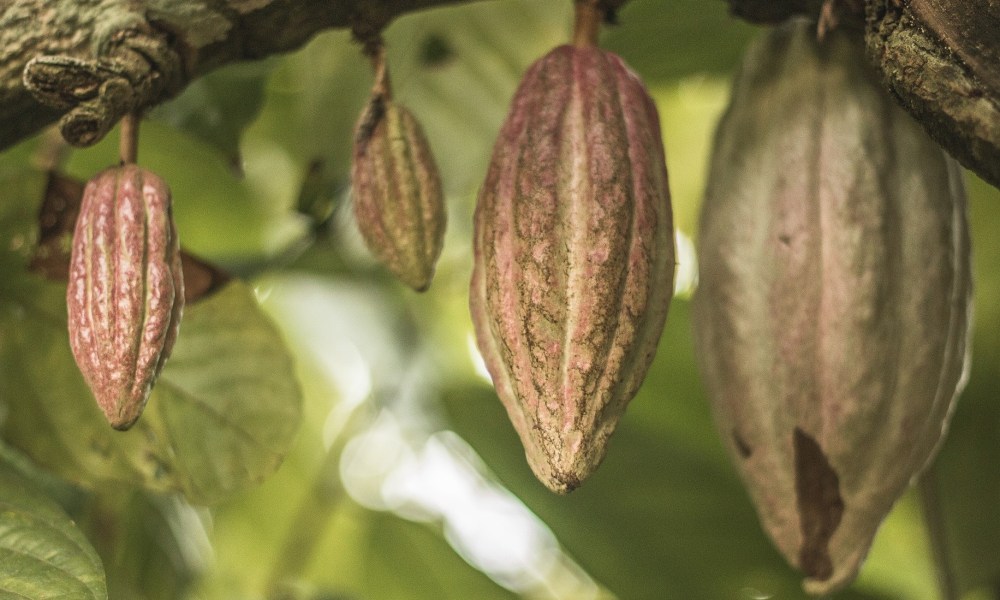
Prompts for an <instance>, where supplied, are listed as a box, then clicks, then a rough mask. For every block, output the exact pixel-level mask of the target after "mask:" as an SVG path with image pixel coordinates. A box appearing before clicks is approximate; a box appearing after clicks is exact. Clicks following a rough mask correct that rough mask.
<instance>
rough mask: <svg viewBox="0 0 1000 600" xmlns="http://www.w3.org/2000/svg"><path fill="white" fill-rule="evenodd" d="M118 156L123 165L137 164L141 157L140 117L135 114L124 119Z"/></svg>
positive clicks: (129, 114)
mask: <svg viewBox="0 0 1000 600" xmlns="http://www.w3.org/2000/svg"><path fill="white" fill-rule="evenodd" d="M118 155H119V156H120V157H121V161H122V164H123V165H131V164H135V161H136V160H137V159H138V157H139V115H138V114H136V113H134V112H132V113H128V114H127V115H125V116H124V117H122V120H121V130H120V132H119V137H118Z"/></svg>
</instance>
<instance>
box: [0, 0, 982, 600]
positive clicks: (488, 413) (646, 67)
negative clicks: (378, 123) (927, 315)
mask: <svg viewBox="0 0 1000 600" xmlns="http://www.w3.org/2000/svg"><path fill="white" fill-rule="evenodd" d="M570 9H571V3H570V2H568V1H564V2H539V1H537V0H496V1H490V2H473V3H469V4H465V5H462V6H456V7H445V8H439V9H433V10H428V11H423V12H420V13H417V14H412V15H408V16H405V17H403V18H400V19H399V20H398V21H396V22H394V23H393V24H392V25H391V26H390V27H389V29H388V30H387V31H386V40H387V44H388V61H389V67H390V70H391V73H392V77H393V86H394V91H395V94H396V97H397V99H398V100H399V101H400V102H402V103H404V104H406V105H407V106H408V107H409V108H410V109H411V110H412V111H413V113H414V114H415V115H416V116H417V118H418V119H419V120H420V121H421V122H422V124H423V126H424V128H425V130H426V132H427V135H428V137H429V139H430V143H431V146H432V148H433V150H434V152H435V154H436V157H437V160H438V163H439V166H440V169H441V172H442V177H443V180H444V184H445V187H446V192H447V201H448V212H449V215H448V216H449V223H448V234H447V238H446V242H445V248H444V254H443V256H442V258H441V261H440V262H439V266H438V269H437V275H436V277H435V280H434V283H433V284H432V286H431V288H430V290H429V291H428V292H426V293H424V294H416V293H413V292H411V291H410V290H409V289H408V288H405V286H403V285H402V284H400V283H398V282H396V281H395V280H393V279H392V278H391V277H390V276H389V275H388V274H387V273H385V272H384V271H382V270H381V269H380V268H379V266H378V265H377V264H376V263H375V262H374V260H373V259H372V257H371V256H370V255H369V254H368V253H367V251H366V250H365V248H364V246H363V243H362V241H361V239H360V236H359V235H358V234H357V233H356V231H355V228H354V223H353V222H352V218H353V216H352V213H351V211H350V183H349V169H350V153H351V140H352V132H353V127H354V123H355V121H356V119H357V117H358V115H359V114H360V112H361V109H362V107H363V105H364V103H365V101H366V99H367V96H368V92H369V87H370V85H371V82H372V77H371V72H370V66H369V64H368V63H367V61H366V60H364V59H363V58H362V56H361V53H360V51H359V48H358V47H357V46H356V45H354V44H353V43H352V42H351V39H350V36H349V34H348V33H346V32H330V33H326V34H323V35H320V36H318V37H316V38H315V39H314V40H313V41H312V42H311V43H310V44H309V45H308V46H307V47H305V48H304V49H302V50H300V51H298V52H295V53H293V54H290V55H287V56H282V57H277V58H272V59H269V60H265V61H262V62H259V63H253V64H246V65H235V66H231V67H228V68H225V69H221V70H219V71H217V72H215V73H212V74H211V75H209V76H208V77H205V78H203V79H201V80H199V81H196V82H195V83H193V84H192V85H191V86H190V87H189V88H188V89H187V90H186V91H185V92H184V94H183V95H182V96H181V97H179V98H177V99H175V100H173V101H172V102H170V103H169V104H166V105H164V106H162V107H160V108H158V109H157V110H155V111H154V113H153V114H152V115H150V118H149V119H147V121H146V122H145V123H144V125H143V129H142V136H141V146H140V152H139V157H140V163H141V164H143V165H144V166H146V167H148V168H150V169H152V170H154V171H155V172H157V173H158V174H160V175H161V176H162V177H163V178H164V179H166V180H167V181H168V182H169V183H170V186H171V188H172V189H173V193H174V198H175V217H176V220H177V226H178V230H179V232H180V236H181V240H182V244H183V245H184V246H185V248H186V249H187V250H188V251H190V252H192V253H194V254H196V255H198V256H201V257H203V258H205V259H206V260H208V261H211V262H213V263H215V264H217V265H220V266H221V267H222V268H224V269H226V270H228V271H230V272H232V273H234V274H235V275H238V276H240V277H243V278H245V279H246V280H247V281H248V282H249V283H250V285H251V286H252V289H253V292H254V294H255V296H256V298H257V299H258V300H259V302H260V303H261V305H262V307H263V308H264V310H265V312H266V313H267V315H268V316H269V317H270V318H271V320H273V322H274V323H275V324H276V325H277V329H278V331H279V333H280V336H281V338H283V339H284V341H285V342H286V343H287V346H288V350H289V352H290V353H291V355H292V357H293V359H294V368H295V373H296V374H297V376H298V378H299V381H300V384H301V390H302V393H303V405H302V420H301V425H300V427H299V429H298V433H297V435H296V437H295V438H294V443H293V445H292V446H291V449H290V450H289V451H288V452H287V455H286V456H285V457H284V462H283V464H282V465H281V467H280V468H279V469H278V470H277V471H276V472H275V473H274V474H273V475H271V476H270V477H268V478H267V479H266V480H265V481H264V482H263V483H262V484H261V485H259V486H257V487H253V488H251V489H246V490H242V491H238V492H235V493H233V494H231V495H229V496H228V497H227V498H226V499H225V501H223V502H220V503H216V504H213V505H212V506H211V507H210V508H205V507H201V506H199V504H197V503H191V504H189V503H188V502H187V501H186V500H184V499H182V498H181V497H178V496H169V495H167V496H164V495H152V494H151V495H148V496H143V497H142V499H141V500H134V501H133V502H132V504H130V505H129V507H126V508H122V509H121V510H127V511H133V512H131V513H128V514H133V515H135V517H134V519H133V521H132V525H133V526H134V530H135V531H136V533H135V534H134V535H135V539H134V540H132V541H130V542H129V543H131V544H133V546H129V543H123V544H119V545H118V550H116V552H115V553H114V554H113V555H108V554H107V553H104V555H105V556H104V558H105V566H106V569H107V572H108V577H109V580H118V581H117V582H115V581H112V582H111V584H110V585H112V587H113V588H115V586H117V588H116V589H119V590H123V589H127V590H132V591H131V592H130V593H131V594H132V595H127V596H123V597H130V598H142V597H148V598H173V597H186V598H203V599H205V600H214V599H246V598H265V597H268V598H310V599H316V600H319V599H328V600H333V599H338V600H348V599H358V600H361V599H374V600H390V599H397V598H398V599H405V600H420V599H428V600H431V599H433V600H440V599H451V598H454V599H472V598H475V599H490V598H528V599H532V600H536V599H537V600H542V599H567V600H597V599H608V598H622V599H664V598H667V599H673V598H677V599H703V598H704V599H738V600H764V599H768V598H775V599H779V598H781V599H786V598H801V597H804V594H803V592H802V591H801V587H800V577H799V575H798V574H796V573H795V572H794V571H792V570H791V569H790V568H789V567H787V566H786V565H785V563H784V561H783V560H782V559H781V558H780V556H779V555H778V554H777V552H776V551H775V550H774V549H773V548H772V546H771V544H770V542H769V540H768V539H767V538H766V536H765V535H764V533H763V532H762V531H761V529H760V527H759V525H758V523H757V520H756V516H755V514H754V511H753V508H752V506H751V504H750V501H749V499H748V496H747V494H746V493H745V492H744V490H743V488H742V487H741V485H740V482H739V480H738V478H737V476H736V473H735V471H734V469H733V467H732V466H731V465H730V463H729V460H728V457H727V456H726V455H725V452H724V449H723V447H722V445H721V444H720V442H719V440H718V438H717V435H716V432H715V429H714V426H713V424H712V422H711V419H710V414H709V408H708V404H707V402H706V399H705V397H704V392H703V387H702V384H701V383H700V381H699V378H698V374H697V372H696V369H695V366H694V359H693V355H692V343H691V333H690V320H689V305H688V299H689V298H690V295H691V293H692V291H693V290H694V288H695V286H696V285H697V280H696V279H697V278H696V271H697V269H696V261H697V256H696V255H695V251H694V243H695V239H694V238H695V232H696V229H697V227H696V223H697V217H698V212H699V205H700V202H701V195H702V191H703V189H704V186H705V173H706V166H707V164H708V153H709V150H710V145H711V139H712V135H713V132H714V127H715V123H716V120H717V119H718V117H719V115H720V114H721V112H722V110H723V109H724V108H725V105H726V102H727V95H728V89H729V85H730V77H731V75H732V72H733V70H734V68H735V66H736V64H737V63H738V60H739V58H740V55H741V52H742V50H743V48H744V47H745V45H746V44H747V43H748V42H749V40H751V39H752V38H753V37H754V35H755V34H756V33H757V30H756V29H755V28H753V27H750V26H748V25H745V24H743V23H741V22H738V21H736V20H734V19H732V18H730V17H729V16H728V15H727V14H726V5H725V3H723V2H704V1H703V0H671V1H670V2H662V1H661V0H632V1H631V2H629V3H628V4H627V5H626V6H625V8H624V9H623V10H622V11H621V12H620V15H619V17H620V26H618V27H613V28H606V31H605V32H604V35H603V36H602V43H603V44H604V45H605V46H606V47H607V48H608V49H611V50H614V51H616V52H618V53H619V54H620V55H621V56H622V57H623V58H624V59H625V60H626V62H627V63H629V64H630V65H631V66H632V67H633V68H634V69H635V70H636V71H637V72H638V73H639V74H640V75H641V76H642V78H643V79H644V80H645V82H646V84H647V86H648V87H649V90H650V92H651V94H652V95H653V96H654V98H655V100H656V102H657V105H658V107H659V110H660V114H661V120H662V129H663V136H664V143H665V145H666V151H667V165H668V171H669V176H670V187H671V192H672V196H673V207H674V213H675V223H676V226H677V241H678V248H679V251H680V252H679V257H680V265H679V271H678V277H677V285H676V298H675V300H674V303H673V305H672V307H671V311H670V315H669V317H668V322H667V327H666V330H665V332H664V335H663V338H662V339H661V341H660V346H659V351H658V354H657V357H656V360H655V363H654V364H653V367H652V369H651V370H650V373H649V375H648V377H647V379H646V381H645V384H644V385H643V387H642V390H641V391H640V393H639V395H638V397H637V398H636V399H635V400H634V401H633V403H632V404H631V405H630V407H629V409H628V411H627V412H626V414H625V416H624V418H623V420H622V422H621V425H620V426H619V429H618V432H617V433H616V434H615V436H614V438H613V439H612V441H611V446H610V450H609V453H608V455H607V459H606V460H605V462H604V464H603V466H602V467H601V468H600V469H599V470H598V471H597V473H596V474H595V475H594V476H592V478H591V479H590V480H588V481H587V482H586V483H585V484H584V485H583V486H582V487H581V488H580V489H579V490H577V491H575V492H573V493H572V494H571V495H569V496H565V497H559V496H555V495H553V494H551V493H549V492H548V491H547V490H545V488H543V486H542V485H541V484H540V483H538V482H537V481H536V480H535V479H534V477H533V476H532V474H531V473H530V471H529V469H528V467H527V464H526V463H525V460H524V455H523V451H522V449H521V446H520V444H519V442H518V439H517V437H516V434H515V433H514V430H513V428H512V427H511V425H510V424H509V422H508V420H507V418H506V415H505V413H504V412H503V409H502V408H501V406H500V404H499V401H498V400H497V398H496V396H495V393H494V392H493V390H492V387H491V386H490V383H489V379H488V376H487V375H486V373H485V370H484V368H483V366H482V364H481V361H480V359H479V356H478V353H477V351H476V350H475V344H474V341H473V337H472V327H471V322H470V319H469V313H468V307H467V298H468V282H469V277H470V273H471V264H472V259H471V242H470V233H471V221H472V220H471V217H472V211H473V207H474V203H475V198H476V194H477V191H478V187H479V185H480V184H481V181H482V178H483V176H484V174H485V171H486V165H487V163H488V161H489V157H490V153H491V151H492V144H493V140H494V138H495V136H496V133H497V131H498V129H499V126H500V123H501V122H502V120H503V118H504V116H505V114H506V111H507V103H508V101H509V99H510V97H511V95H512V94H513V91H514V89H515V86H516V85H517V82H518V80H519V78H520V75H521V73H522V72H523V71H524V70H525V68H526V67H527V66H528V65H529V64H530V63H531V62H533V61H534V60H535V59H537V58H539V57H540V56H542V55H543V54H544V53H545V52H547V51H548V50H549V49H551V48H552V47H553V46H555V45H557V44H560V43H563V42H565V41H566V40H567V39H568V36H569V33H570V27H571V23H572V15H571V10H570ZM37 143H38V142H37V141H35V142H29V143H28V144H25V145H24V146H23V147H22V148H19V149H15V150H13V151H12V152H11V153H9V154H8V157H7V158H5V160H7V161H8V162H7V164H8V165H9V164H13V162H14V160H15V158H12V157H17V156H21V155H27V154H28V153H29V152H33V151H35V145H36V144H37ZM18 153H21V154H18ZM115 153H116V141H115V136H113V135H112V136H108V139H107V140H105V141H104V142H102V143H101V144H99V145H98V146H96V147H94V148H90V149H87V150H84V151H75V152H73V153H72V154H71V155H70V156H69V157H68V160H67V161H66V163H65V169H66V170H67V171H68V172H69V173H70V174H72V175H74V176H77V177H79V178H81V179H86V178H89V177H90V176H91V175H92V174H93V173H95V172H96V171H97V170H99V169H101V168H103V167H105V166H106V165H108V164H111V163H113V162H114V161H115V160H116V154H115ZM0 171H2V169H0ZM968 184H969V191H970V196H971V209H970V210H971V215H970V218H971V222H972V228H973V236H974V237H973V243H974V254H975V256H974V258H975V270H976V273H975V274H976V291H975V294H976V330H975V340H974V352H973V357H974V358H973V365H972V374H971V378H970V380H969V385H968V387H967V389H966V391H965V393H964V394H963V396H962V398H961V400H960V403H959V405H958V409H957V412H956V413H955V416H954V419H953V422H952V426H951V432H950V435H949V437H948V439H947V441H946V443H945V444H944V446H943V447H942V450H941V453H940V455H939V457H938V460H937V462H936V467H935V469H936V474H937V477H938V481H939V483H940V489H941V502H942V507H943V512H944V522H945V525H946V533H947V541H948V544H949V551H950V553H951V556H952V558H953V561H954V565H955V569H956V572H957V575H958V578H959V582H960V586H961V589H962V590H963V595H962V598H963V599H964V600H990V599H998V598H1000V559H998V558H997V557H998V556H1000V470H998V468H997V465H998V464H1000V403H998V401H997V400H998V398H997V394H998V392H997V390H998V389H1000V328H998V327H997V324H998V323H1000V270H998V268H997V265H1000V192H998V191H997V190H996V189H994V188H992V187H990V186H987V185H986V184H984V183H982V182H981V181H979V180H978V179H976V178H975V177H974V176H971V175H969V177H968ZM129 548H133V549H138V550H137V551H135V552H130V551H129V550H128V549H129ZM99 550H100V547H99ZM836 597H837V598H844V599H862V598H864V599H873V600H874V599H880V600H881V599H885V600H888V599H902V600H936V599H937V598H939V595H938V592H937V588H936V583H935V578H934V568H933V564H932V561H931V554H930V549H929V545H928V541H927V534H926V530H925V526H924V523H923V521H922V519H921V512H920V507H919V505H918V503H917V501H916V498H915V496H914V495H913V494H912V493H910V494H908V495H907V496H905V497H904V498H903V499H902V500H901V501H900V502H899V504H898V505H897V507H896V508H895V510H894V511H893V513H892V514H891V515H890V517H889V518H888V520H887V521H886V523H885V524H884V526H883V527H882V529H881V531H880V533H879V536H878V538H877V539H876V541H875V545H874V547H873V549H872V552H871V555H870V558H869V560H868V561H867V563H866V565H865V567H864V569H863V571H862V572H861V575H860V577H859V579H858V581H857V582H856V583H855V584H854V585H853V586H852V587H851V588H850V589H849V590H848V591H846V592H843V593H841V594H838V595H837V596H836Z"/></svg>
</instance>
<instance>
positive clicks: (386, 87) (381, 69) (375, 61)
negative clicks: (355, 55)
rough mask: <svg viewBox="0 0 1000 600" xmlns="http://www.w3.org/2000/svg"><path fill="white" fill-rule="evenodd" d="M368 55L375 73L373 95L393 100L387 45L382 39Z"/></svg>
mask: <svg viewBox="0 0 1000 600" xmlns="http://www.w3.org/2000/svg"><path fill="white" fill-rule="evenodd" d="M366 53H367V54H368V56H369V58H371V61H372V70H373V71H374V72H375V85H374V86H373V87H372V95H373V96H380V97H382V98H385V99H388V98H392V85H391V84H390V82H389V65H388V62H387V61H386V59H385V45H384V44H383V43H382V41H381V38H380V39H379V42H378V44H376V45H374V46H373V47H372V48H371V51H370V53H369V52H368V49H366Z"/></svg>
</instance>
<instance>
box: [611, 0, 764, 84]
mask: <svg viewBox="0 0 1000 600" xmlns="http://www.w3.org/2000/svg"><path fill="white" fill-rule="evenodd" d="M618 21H619V23H620V26H619V27H609V28H606V34H605V35H604V36H603V37H602V38H601V42H602V45H603V46H605V47H606V48H607V49H608V50H613V51H615V52H618V53H620V54H621V55H622V56H623V57H624V58H625V60H626V61H628V63H629V64H630V65H631V66H632V68H634V69H635V70H636V71H638V72H639V73H640V74H641V75H642V76H643V78H644V79H645V80H646V82H647V84H650V83H660V82H670V83H673V82H675V81H676V80H678V79H680V78H682V77H688V76H691V75H703V74H716V75H718V74H725V73H729V72H731V71H732V70H733V67H734V65H736V64H737V63H738V62H739V58H740V55H741V53H742V51H743V47H744V46H745V45H746V44H747V42H748V41H749V40H750V38H752V37H753V35H754V32H755V31H757V28H754V27H752V26H750V25H747V24H746V23H745V22H743V21H741V20H739V19H735V18H732V17H730V16H729V14H728V12H727V8H726V3H725V2H721V1H713V2H705V1H704V0H671V1H670V2H662V1H660V0H632V2H629V3H627V4H626V5H625V6H624V7H623V8H622V10H621V11H620V12H619V14H618ZM708 40H711V42H709V41H708Z"/></svg>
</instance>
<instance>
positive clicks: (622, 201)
mask: <svg viewBox="0 0 1000 600" xmlns="http://www.w3.org/2000/svg"><path fill="white" fill-rule="evenodd" d="M474 244H475V265H474V270H473V277H472V292H471V300H470V305H471V309H472V317H473V322H474V324H475V329H476V336H477V340H478V343H479V349H480V351H481V352H482V354H483V358H484V359H485V361H486V365H487V367H488V369H489V372H490V374H491V375H492V377H493V383H494V385H495V386H496V389H497V393H498V395H499V396H500V400H501V401H502V402H503V404H504V406H505V407H506V409H507V413H508V414H509V416H510V419H511V421H512V422H513V424H514V427H515V429H516V430H517V432H518V434H519V435H520V437H521V441H522V443H523V444H524V448H525V453H526V455H527V459H528V463H529V464H530V465H531V468H532V470H533V471H534V472H535V475H536V476H537V477H538V478H539V479H540V480H541V481H542V482H543V483H544V484H545V485H546V486H548V487H549V488H550V489H551V490H553V491H555V492H559V493H566V492H568V491H570V490H572V489H574V488H575V487H577V486H578V485H579V484H580V483H581V482H582V481H583V480H584V479H585V478H586V477H587V476H588V475H590V473H591V472H593V471H594V469H596V468H597V466H598V465H599V464H600V462H601V460H602V458H603V457H604V454H605V451H606V446H607V442H608V438H609V437H610V436H611V434H612V432H613V431H614V429H615V426H616V425H617V423H618V420H619V418H620V416H621V414H622V413H623V411H624V410H625V406H626V404H628V402H629V401H630V400H631V399H632V397H633V396H634V395H635V393H636V391H637V390H638V388H639V385H640V384H641V382H642V379H643V377H644V376H645V374H646V370H647V369H648V367H649V363H650V361H651V360H652V358H653V354H654V353H655V351H656V345H657V342H658V340H659V337H660V333H661V331H662V329H663V323H664V319H665V318H666V314H667V308H668V306H669V303H670V298H671V295H672V292H673V274H674V241H673V223H672V217H671V209H670V197H669V193H668V190H667V172H666V165H665V162H664V154H663V143H662V140H661V138H660V126H659V119H658V117H657V113H656V108H655V106H654V104H653V101H652V100H651V99H650V97H649V95H648V93H647V92H646V90H645V88H644V87H643V85H642V82H641V81H640V80H639V79H638V77H637V76H636V75H635V74H634V73H632V72H631V71H630V70H629V69H628V67H627V66H626V65H625V64H624V63H623V62H622V60H621V59H620V58H619V57H618V56H616V55H614V54H612V53H610V52H606V51H603V50H601V49H599V48H595V47H576V46H561V47H559V48H556V49H555V50H553V51H551V52H550V53H549V54H547V55H546V56H545V57H543V58H542V59H540V60H539V61H538V62H536V63H535V64H534V65H532V67H531V68H530V69H529V70H528V71H527V73H526V74H525V76H524V79H523V80H522V82H521V85H520V87H519V88H518V90H517V92H516V94H515V96H514V99H513V102H512V107H511V109H510V113H509V114H508V116H507V120H506V121H505V123H504V125H503V127H502V129H501V131H500V135H499V138H498V140H497V142H496V146H495V147H494V150H493V158H492V162H491V163H490V168H489V172H488V173H487V176H486V181H485V183H484V184H483V187H482V190H481V191H480V194H479V200H478V205H477V207H476V214H475V234H474Z"/></svg>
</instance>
